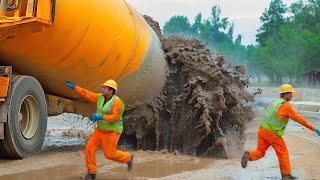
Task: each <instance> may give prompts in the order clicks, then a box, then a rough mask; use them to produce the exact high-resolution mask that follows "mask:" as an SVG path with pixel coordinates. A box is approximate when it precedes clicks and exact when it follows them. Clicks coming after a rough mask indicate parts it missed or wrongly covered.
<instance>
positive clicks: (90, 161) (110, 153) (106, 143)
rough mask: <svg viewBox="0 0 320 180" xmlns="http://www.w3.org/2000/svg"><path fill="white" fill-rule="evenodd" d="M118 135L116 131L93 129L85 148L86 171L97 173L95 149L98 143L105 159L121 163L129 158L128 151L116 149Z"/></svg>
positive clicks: (126, 161)
mask: <svg viewBox="0 0 320 180" xmlns="http://www.w3.org/2000/svg"><path fill="white" fill-rule="evenodd" d="M120 135H121V134H120V133H118V132H104V131H102V130H99V129H98V128H96V129H95V131H94V132H93V133H92V134H91V136H90V138H89V140H88V143H87V145H86V148H85V154H86V163H87V169H88V173H90V174H96V173H97V164H96V151H97V149H98V147H99V146H100V145H101V146H102V150H103V153H104V156H105V157H106V158H107V159H110V160H113V161H116V162H119V163H123V164H126V163H128V162H129V161H130V160H131V154H130V153H127V152H123V151H119V150H117V145H118V141H119V138H120Z"/></svg>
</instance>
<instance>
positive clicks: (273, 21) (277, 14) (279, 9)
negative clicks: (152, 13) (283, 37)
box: [256, 0, 287, 46]
mask: <svg viewBox="0 0 320 180" xmlns="http://www.w3.org/2000/svg"><path fill="white" fill-rule="evenodd" d="M286 12H287V7H286V6H285V5H284V4H283V2H282V0H272V1H271V3H270V5H269V7H268V8H267V9H266V10H265V11H264V12H263V14H262V16H261V17H260V21H261V22H262V26H261V27H260V28H259V29H258V34H257V35H256V36H257V42H258V43H259V44H260V45H262V46H263V45H265V43H266V42H267V41H268V39H269V38H271V37H273V36H275V34H276V33H277V32H278V30H279V28H280V27H281V26H282V25H283V24H284V23H285V18H284V14H285V13H286Z"/></svg>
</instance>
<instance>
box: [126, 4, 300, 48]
mask: <svg viewBox="0 0 320 180" xmlns="http://www.w3.org/2000/svg"><path fill="white" fill-rule="evenodd" d="M127 2H128V3H129V4H131V5H132V6H133V7H135V8H136V9H137V10H138V11H139V12H140V13H141V14H146V15H149V16H151V17H153V18H154V19H155V20H157V21H158V22H159V23H160V25H161V28H163V24H164V23H165V22H166V21H168V20H169V19H170V17H172V16H173V15H185V16H187V17H189V19H191V21H193V19H194V17H195V16H196V15H197V14H198V13H199V12H201V13H202V14H203V17H204V18H208V17H209V16H210V12H211V8H212V6H213V5H219V6H220V8H221V15H222V17H227V18H228V19H229V21H230V22H234V24H235V34H241V35H242V43H243V44H245V45H248V44H253V43H255V35H256V30H257V29H258V28H259V27H260V25H261V23H260V20H259V17H260V16H261V14H262V13H263V11H264V10H265V8H267V7H268V5H269V4H270V2H271V0H127ZM284 2H285V3H286V4H290V3H292V2H295V1H294V0H284Z"/></svg>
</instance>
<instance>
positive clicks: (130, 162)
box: [127, 154, 134, 172]
mask: <svg viewBox="0 0 320 180" xmlns="http://www.w3.org/2000/svg"><path fill="white" fill-rule="evenodd" d="M133 159H134V154H131V160H130V161H129V162H128V164H127V165H128V167H127V171H128V172H130V171H131V170H132V167H133Z"/></svg>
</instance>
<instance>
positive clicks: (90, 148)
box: [66, 80, 134, 179]
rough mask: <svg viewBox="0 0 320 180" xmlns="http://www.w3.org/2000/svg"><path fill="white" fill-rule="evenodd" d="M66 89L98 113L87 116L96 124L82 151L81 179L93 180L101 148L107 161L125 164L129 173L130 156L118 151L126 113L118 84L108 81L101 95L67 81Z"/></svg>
mask: <svg viewBox="0 0 320 180" xmlns="http://www.w3.org/2000/svg"><path fill="white" fill-rule="evenodd" d="M66 85H67V86H68V87H69V88H70V89H72V90H74V91H75V92H76V93H77V94H78V95H80V96H81V97H83V98H84V99H86V100H87V101H89V102H91V103H96V104H97V112H96V113H95V114H93V115H92V116H90V120H91V121H92V122H93V123H97V127H96V129H95V130H94V132H93V133H92V134H91V136H90V138H89V140H88V142H87V145H86V147H85V155H86V163H87V170H88V173H87V174H86V175H85V177H84V179H95V178H96V173H97V165H96V155H95V153H96V151H97V149H98V147H99V146H100V145H101V146H102V150H103V152H104V155H105V157H106V158H108V159H110V160H113V161H116V162H119V163H123V164H127V170H128V171H130V170H131V169H132V166H133V158H134V156H133V154H130V153H128V152H122V151H119V150H117V144H118V140H119V138H120V135H121V133H122V130H123V119H122V114H123V112H124V109H125V105H124V103H123V102H122V100H121V99H120V98H119V97H118V96H117V95H116V92H117V83H116V82H115V81H114V80H107V81H106V82H105V83H103V84H102V93H101V94H97V93H94V92H91V91H89V90H86V89H84V88H81V87H79V86H76V85H75V84H74V83H73V82H70V81H66Z"/></svg>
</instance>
